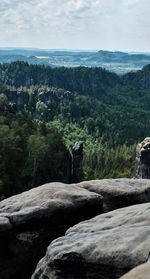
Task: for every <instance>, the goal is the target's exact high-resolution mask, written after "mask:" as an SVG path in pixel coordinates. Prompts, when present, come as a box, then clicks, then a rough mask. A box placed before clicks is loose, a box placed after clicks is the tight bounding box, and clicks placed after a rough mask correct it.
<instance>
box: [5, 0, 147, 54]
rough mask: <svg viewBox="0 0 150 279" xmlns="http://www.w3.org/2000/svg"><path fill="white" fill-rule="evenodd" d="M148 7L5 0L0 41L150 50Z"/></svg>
mask: <svg viewBox="0 0 150 279" xmlns="http://www.w3.org/2000/svg"><path fill="white" fill-rule="evenodd" d="M149 10H150V2H149V0H21V1H20V0H1V5H0V36H1V45H2V44H3V45H10V44H11V45H12V44H15V45H21V46H23V44H24V45H29V44H30V45H32V46H37V47H38V46H39V47H49V46H50V47H58V48H62V47H72V48H74V47H78V48H80V47H81V48H106V49H109V48H116V49H119V48H121V49H123V48H125V49H126V48H127V45H128V46H129V48H135V47H136V46H137V45H141V47H144V45H145V46H146V44H147V48H148V43H149V42H150V41H149V40H150V39H148V27H149V23H150V19H149ZM139 40H142V41H143V43H141V41H140V42H139ZM138 42H139V43H138ZM117 46H118V47H117Z"/></svg>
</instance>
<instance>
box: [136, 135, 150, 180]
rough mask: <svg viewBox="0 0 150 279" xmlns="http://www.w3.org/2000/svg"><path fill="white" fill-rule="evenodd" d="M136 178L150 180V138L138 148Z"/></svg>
mask: <svg viewBox="0 0 150 279" xmlns="http://www.w3.org/2000/svg"><path fill="white" fill-rule="evenodd" d="M135 177H136V178H148V179H150V138H145V139H144V141H142V142H141V143H140V144H138V146H137V149H136V170H135Z"/></svg>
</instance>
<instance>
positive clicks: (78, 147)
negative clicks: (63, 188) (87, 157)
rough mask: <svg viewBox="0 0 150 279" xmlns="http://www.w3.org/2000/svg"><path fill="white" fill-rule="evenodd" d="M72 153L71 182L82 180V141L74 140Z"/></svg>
mask: <svg viewBox="0 0 150 279" xmlns="http://www.w3.org/2000/svg"><path fill="white" fill-rule="evenodd" d="M72 155H73V182H80V181H82V180H83V177H84V174H83V165H82V164H83V142H82V141H79V142H76V143H75V145H74V146H73V148H72Z"/></svg>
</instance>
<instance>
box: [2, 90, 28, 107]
mask: <svg viewBox="0 0 150 279" xmlns="http://www.w3.org/2000/svg"><path fill="white" fill-rule="evenodd" d="M7 97H8V101H9V103H10V104H15V105H16V106H17V107H18V106H24V105H28V102H29V93H28V92H26V91H24V90H22V89H18V90H14V91H12V90H10V91H8V92H7Z"/></svg>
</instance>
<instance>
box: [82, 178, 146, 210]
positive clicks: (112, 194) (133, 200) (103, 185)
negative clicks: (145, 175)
mask: <svg viewBox="0 0 150 279" xmlns="http://www.w3.org/2000/svg"><path fill="white" fill-rule="evenodd" d="M77 185H78V186H80V187H82V188H84V189H87V190H89V191H92V192H95V193H98V194H100V195H102V196H103V197H104V202H103V210H104V212H108V211H111V210H114V209H117V208H121V207H125V206H129V205H133V204H138V203H144V202H150V180H149V179H128V178H120V179H102V180H91V181H83V182H81V183H78V184H77Z"/></svg>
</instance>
